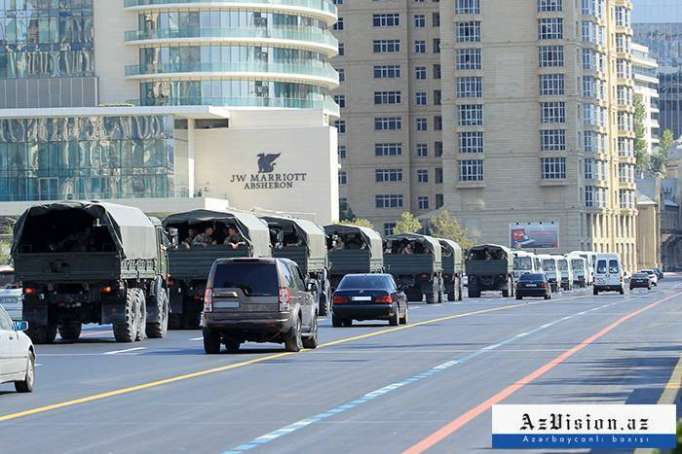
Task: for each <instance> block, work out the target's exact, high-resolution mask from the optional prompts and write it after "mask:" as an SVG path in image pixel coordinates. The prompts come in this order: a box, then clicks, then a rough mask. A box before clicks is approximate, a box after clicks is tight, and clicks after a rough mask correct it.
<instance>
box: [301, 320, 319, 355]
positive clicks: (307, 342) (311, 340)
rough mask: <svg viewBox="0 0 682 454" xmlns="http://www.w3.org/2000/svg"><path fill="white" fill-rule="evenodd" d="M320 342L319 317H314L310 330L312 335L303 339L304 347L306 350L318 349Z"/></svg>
mask: <svg viewBox="0 0 682 454" xmlns="http://www.w3.org/2000/svg"><path fill="white" fill-rule="evenodd" d="M319 343H320V341H319V338H318V336H317V316H315V317H313V326H312V328H311V329H310V335H309V336H308V337H304V338H303V346H304V347H305V348H317V346H318V345H319Z"/></svg>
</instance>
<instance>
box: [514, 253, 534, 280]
mask: <svg viewBox="0 0 682 454" xmlns="http://www.w3.org/2000/svg"><path fill="white" fill-rule="evenodd" d="M537 272H538V269H537V268H536V262H535V254H533V253H532V252H525V251H514V267H513V271H512V276H514V281H518V280H519V278H520V277H521V276H522V275H524V274H525V273H537Z"/></svg>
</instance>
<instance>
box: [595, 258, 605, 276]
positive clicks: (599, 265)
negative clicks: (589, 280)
mask: <svg viewBox="0 0 682 454" xmlns="http://www.w3.org/2000/svg"><path fill="white" fill-rule="evenodd" d="M597 273H601V274H604V273H606V260H599V261H598V262H597Z"/></svg>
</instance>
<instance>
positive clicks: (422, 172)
mask: <svg viewBox="0 0 682 454" xmlns="http://www.w3.org/2000/svg"><path fill="white" fill-rule="evenodd" d="M428 182H429V171H428V169H417V183H428Z"/></svg>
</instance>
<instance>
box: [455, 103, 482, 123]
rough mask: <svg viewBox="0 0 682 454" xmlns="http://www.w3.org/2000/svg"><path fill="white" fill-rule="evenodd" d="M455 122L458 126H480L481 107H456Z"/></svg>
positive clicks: (472, 105) (467, 105)
mask: <svg viewBox="0 0 682 454" xmlns="http://www.w3.org/2000/svg"><path fill="white" fill-rule="evenodd" d="M457 115H458V117H457V121H458V124H459V126H482V125H483V105H482V104H464V105H461V106H457Z"/></svg>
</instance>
